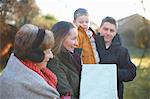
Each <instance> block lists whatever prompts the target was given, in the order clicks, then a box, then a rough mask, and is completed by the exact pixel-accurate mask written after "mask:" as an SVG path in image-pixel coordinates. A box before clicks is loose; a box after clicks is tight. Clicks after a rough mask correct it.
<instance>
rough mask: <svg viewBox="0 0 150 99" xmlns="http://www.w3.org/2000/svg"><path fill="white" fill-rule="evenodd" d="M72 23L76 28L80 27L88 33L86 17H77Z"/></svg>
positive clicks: (87, 17) (87, 19)
mask: <svg viewBox="0 0 150 99" xmlns="http://www.w3.org/2000/svg"><path fill="white" fill-rule="evenodd" d="M74 23H75V25H76V26H77V27H79V26H81V27H82V28H83V29H84V30H85V31H88V28H89V16H88V15H82V16H78V17H77V18H76V19H75V20H74Z"/></svg>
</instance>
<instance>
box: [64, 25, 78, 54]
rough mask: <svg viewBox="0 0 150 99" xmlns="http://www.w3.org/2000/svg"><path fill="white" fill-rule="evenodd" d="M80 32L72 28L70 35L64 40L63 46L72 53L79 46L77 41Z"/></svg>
mask: <svg viewBox="0 0 150 99" xmlns="http://www.w3.org/2000/svg"><path fill="white" fill-rule="evenodd" d="M77 36H78V31H77V29H76V28H72V29H71V30H70V32H69V35H68V36H67V37H66V38H65V39H64V41H63V46H64V47H65V48H66V49H67V50H68V51H70V52H72V53H73V52H74V49H75V48H76V47H77V45H78V41H77Z"/></svg>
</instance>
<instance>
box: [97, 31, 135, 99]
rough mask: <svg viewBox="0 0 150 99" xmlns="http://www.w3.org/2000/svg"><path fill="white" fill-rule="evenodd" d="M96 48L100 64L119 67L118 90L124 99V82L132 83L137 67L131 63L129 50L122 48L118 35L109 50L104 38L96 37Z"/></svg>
mask: <svg viewBox="0 0 150 99" xmlns="http://www.w3.org/2000/svg"><path fill="white" fill-rule="evenodd" d="M96 46H97V50H98V54H99V57H100V64H103V63H104V64H105V63H107V64H116V65H117V79H118V81H117V88H118V96H119V99H123V82H128V81H132V80H133V79H134V78H135V76H136V66H135V65H134V64H133V63H132V62H131V60H130V56H129V53H128V50H127V49H126V48H124V47H123V46H121V42H120V38H119V35H118V34H117V35H116V36H115V37H114V39H113V41H112V44H111V45H110V47H109V48H108V49H106V47H105V43H104V38H103V37H102V36H100V34H99V33H98V35H97V36H96Z"/></svg>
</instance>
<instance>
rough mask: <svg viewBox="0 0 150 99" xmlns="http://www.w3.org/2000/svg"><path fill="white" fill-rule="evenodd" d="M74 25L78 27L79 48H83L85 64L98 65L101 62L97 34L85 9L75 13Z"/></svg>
mask: <svg viewBox="0 0 150 99" xmlns="http://www.w3.org/2000/svg"><path fill="white" fill-rule="evenodd" d="M73 22H74V24H75V25H76V26H77V27H78V32H79V34H78V43H79V44H78V48H82V57H81V58H82V62H83V64H97V63H99V62H100V59H99V56H98V52H97V48H96V44H95V32H94V31H93V30H92V29H91V28H90V27H89V24H90V22H89V14H88V11H87V10H86V9H84V8H79V9H77V10H76V11H75V12H74V20H73Z"/></svg>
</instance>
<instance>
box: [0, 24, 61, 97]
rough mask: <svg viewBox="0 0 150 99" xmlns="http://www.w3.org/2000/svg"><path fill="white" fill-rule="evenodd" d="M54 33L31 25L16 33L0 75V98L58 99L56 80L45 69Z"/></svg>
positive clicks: (51, 55)
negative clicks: (11, 50) (9, 54)
mask: <svg viewBox="0 0 150 99" xmlns="http://www.w3.org/2000/svg"><path fill="white" fill-rule="evenodd" d="M53 46H54V37H53V33H52V32H50V31H48V30H44V29H39V28H38V27H37V26H35V25H32V24H25V25H23V26H22V27H21V28H20V29H19V31H18V32H17V33H16V37H15V42H14V51H13V53H12V54H11V56H10V58H9V60H8V63H7V65H6V68H5V69H4V70H3V72H2V75H1V76H0V97H1V99H59V93H58V91H57V90H56V85H57V78H56V76H55V74H54V73H53V72H52V71H51V70H49V69H47V68H46V65H47V62H48V60H49V59H50V58H53V54H52V52H51V48H52V47H53Z"/></svg>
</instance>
